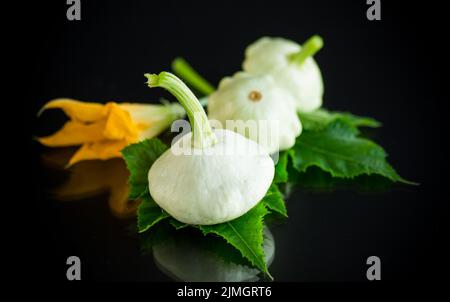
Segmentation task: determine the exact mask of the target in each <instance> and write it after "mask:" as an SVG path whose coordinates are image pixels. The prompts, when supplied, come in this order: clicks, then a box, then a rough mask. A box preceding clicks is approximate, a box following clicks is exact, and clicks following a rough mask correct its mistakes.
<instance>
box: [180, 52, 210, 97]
mask: <svg viewBox="0 0 450 302" xmlns="http://www.w3.org/2000/svg"><path fill="white" fill-rule="evenodd" d="M172 70H173V71H174V72H175V73H176V74H177V75H178V76H179V77H180V78H182V79H183V80H184V81H186V82H187V83H188V84H189V85H191V86H192V87H193V88H194V89H196V90H198V91H199V92H200V93H202V94H203V95H209V94H211V93H213V91H214V90H215V88H214V86H213V85H211V84H210V83H209V82H208V81H207V80H205V78H203V77H202V76H201V75H200V74H198V73H197V72H196V71H195V70H194V68H192V67H191V65H189V63H188V62H187V61H186V60H185V59H183V58H180V57H178V58H176V59H175V60H173V62H172Z"/></svg>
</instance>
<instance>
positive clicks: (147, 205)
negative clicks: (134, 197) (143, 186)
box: [137, 190, 170, 233]
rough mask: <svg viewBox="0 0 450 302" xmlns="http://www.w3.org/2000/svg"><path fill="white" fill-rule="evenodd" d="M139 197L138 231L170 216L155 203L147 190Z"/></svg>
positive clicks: (140, 231)
mask: <svg viewBox="0 0 450 302" xmlns="http://www.w3.org/2000/svg"><path fill="white" fill-rule="evenodd" d="M140 199H141V204H140V205H139V208H138V211H137V212H138V215H137V217H138V231H139V233H143V232H145V231H147V230H148V229H150V228H151V227H152V226H154V225H155V224H157V223H158V222H160V221H161V220H163V219H165V218H167V217H169V216H170V215H169V214H168V213H167V212H165V211H164V210H163V209H161V208H160V207H159V206H158V205H157V204H156V202H155V201H154V200H153V199H152V198H151V196H150V194H149V193H148V190H147V194H144V195H142V196H141V198H140Z"/></svg>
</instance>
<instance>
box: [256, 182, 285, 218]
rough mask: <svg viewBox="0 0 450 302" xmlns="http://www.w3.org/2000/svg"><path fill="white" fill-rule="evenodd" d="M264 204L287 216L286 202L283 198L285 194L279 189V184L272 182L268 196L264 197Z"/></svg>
mask: <svg viewBox="0 0 450 302" xmlns="http://www.w3.org/2000/svg"><path fill="white" fill-rule="evenodd" d="M262 202H263V203H264V205H265V206H266V207H267V208H268V209H269V210H271V211H274V212H276V213H278V214H280V215H281V216H284V217H287V210H286V204H285V203H284V200H283V195H282V194H281V192H280V190H278V187H277V185H275V184H272V185H271V186H270V188H269V191H268V192H267V194H266V196H264V198H263V199H262Z"/></svg>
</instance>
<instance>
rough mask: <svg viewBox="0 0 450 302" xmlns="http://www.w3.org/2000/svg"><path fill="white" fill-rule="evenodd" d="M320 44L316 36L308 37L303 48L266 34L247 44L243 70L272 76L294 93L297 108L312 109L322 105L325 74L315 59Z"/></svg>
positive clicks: (300, 109) (320, 41)
mask: <svg viewBox="0 0 450 302" xmlns="http://www.w3.org/2000/svg"><path fill="white" fill-rule="evenodd" d="M308 43H309V44H308ZM321 47H322V40H321V39H320V38H319V37H317V36H314V37H313V38H311V39H310V40H308V41H307V42H306V43H305V44H304V49H303V48H302V46H300V45H299V44H297V43H295V42H293V41H290V40H287V39H283V38H270V37H263V38H260V39H259V40H257V41H256V42H254V43H253V44H251V45H250V46H248V47H247V49H246V51H245V60H244V62H243V69H244V71H247V72H249V73H252V74H256V75H261V74H270V75H272V76H273V77H274V78H275V80H276V81H277V84H278V85H280V86H281V87H283V88H284V89H286V90H288V91H290V92H291V93H292V95H293V96H294V98H295V100H296V107H297V110H298V111H303V112H310V111H313V110H315V109H317V108H319V107H320V106H321V105H322V97H323V91H324V89H323V80H322V75H321V73H320V69H319V67H318V66H317V63H316V62H315V60H314V59H313V58H312V54H314V53H315V52H316V51H317V50H318V49H320V48H321ZM302 50H303V54H301V51H302Z"/></svg>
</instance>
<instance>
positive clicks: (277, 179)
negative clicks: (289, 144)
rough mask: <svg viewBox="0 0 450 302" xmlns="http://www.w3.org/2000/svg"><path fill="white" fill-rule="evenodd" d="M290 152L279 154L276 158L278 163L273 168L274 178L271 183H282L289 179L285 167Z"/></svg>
mask: <svg viewBox="0 0 450 302" xmlns="http://www.w3.org/2000/svg"><path fill="white" fill-rule="evenodd" d="M291 151H292V150H288V151H283V152H280V154H279V157H278V163H277V164H276V166H275V176H274V178H273V183H284V182H287V181H288V179H289V175H288V171H287V165H288V156H289V153H290V152H291Z"/></svg>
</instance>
